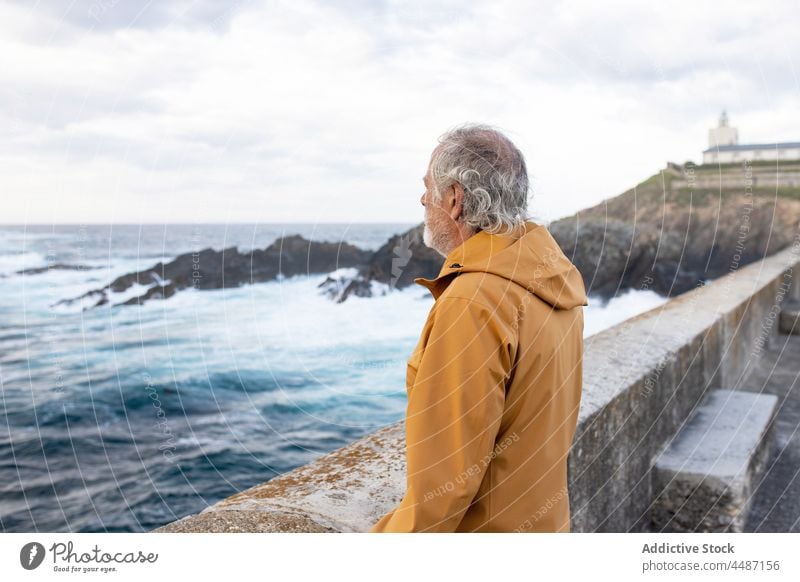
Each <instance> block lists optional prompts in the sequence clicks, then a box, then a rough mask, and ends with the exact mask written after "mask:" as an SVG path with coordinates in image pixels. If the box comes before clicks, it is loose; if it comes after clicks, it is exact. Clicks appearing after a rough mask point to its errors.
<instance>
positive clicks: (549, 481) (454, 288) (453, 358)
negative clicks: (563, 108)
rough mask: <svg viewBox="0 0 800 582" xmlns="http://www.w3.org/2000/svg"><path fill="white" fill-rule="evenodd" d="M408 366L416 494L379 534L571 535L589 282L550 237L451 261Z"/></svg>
mask: <svg viewBox="0 0 800 582" xmlns="http://www.w3.org/2000/svg"><path fill="white" fill-rule="evenodd" d="M414 281H415V282H416V283H419V284H420V285H423V286H425V287H427V288H428V289H429V290H430V292H431V293H432V294H433V296H434V298H435V299H436V301H435V303H434V305H433V307H432V308H431V310H430V313H429V315H428V319H427V321H426V323H425V326H424V328H423V330H422V334H421V337H420V340H419V343H418V344H417V347H416V348H415V349H414V351H413V353H412V355H411V357H410V358H409V360H408V366H407V369H406V388H407V391H408V408H407V412H406V459H407V463H408V467H407V471H408V472H407V479H406V493H405V496H404V497H403V499H402V501H401V502H400V504H399V505H398V506H397V507H396V508H395V509H394V510H392V511H391V512H389V513H388V514H386V515H384V516H383V517H382V518H381V519H380V520H379V521H378V523H376V524H375V525H374V526H373V527H372V529H371V531H372V532H454V531H457V532H462V531H466V532H513V531H519V532H568V531H569V527H570V521H569V520H570V509H569V495H568V491H567V454H568V453H569V449H570V445H571V443H572V438H573V436H574V433H575V429H576V424H577V418H578V407H579V404H580V398H581V381H582V356H583V306H586V305H588V302H587V298H586V292H585V289H584V284H583V279H582V278H581V275H580V273H579V272H578V270H577V268H576V267H575V266H574V265H573V264H572V263H571V262H570V261H569V259H568V258H567V257H566V256H565V255H564V253H563V252H562V251H561V249H560V248H559V246H558V244H557V243H556V241H555V240H554V239H553V237H552V235H551V234H550V233H549V231H548V230H547V228H546V227H544V226H542V225H539V224H535V223H533V222H528V223H527V224H526V232H525V234H523V235H522V236H517V237H516V238H512V237H510V236H504V235H491V234H487V233H486V232H484V231H480V232H478V233H477V234H475V235H473V236H472V237H470V238H469V239H467V240H466V241H464V243H463V244H461V245H460V246H459V247H458V248H456V249H454V250H453V251H452V252H451V253H450V254H449V255H448V256H447V258H446V259H445V262H444V265H443V266H442V269H441V271H440V273H439V275H438V276H437V277H436V278H435V279H423V278H417V279H415V280H414Z"/></svg>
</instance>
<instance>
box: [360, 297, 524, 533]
mask: <svg viewBox="0 0 800 582" xmlns="http://www.w3.org/2000/svg"><path fill="white" fill-rule="evenodd" d="M432 315H433V321H432V324H431V329H430V335H429V337H428V340H427V342H426V345H425V348H424V351H423V352H422V356H421V359H420V361H419V368H418V370H417V374H416V376H415V379H414V384H413V386H411V387H410V389H409V396H408V407H407V412H406V460H407V478H406V493H405V496H404V497H403V499H402V501H401V502H400V504H399V505H398V506H397V507H396V508H395V509H394V510H393V511H391V512H390V513H388V514H386V515H384V516H383V518H382V519H381V520H380V521H378V523H376V524H375V525H374V526H373V527H372V529H371V530H370V531H372V532H452V531H455V530H456V528H457V526H458V524H459V523H460V522H461V519H462V518H463V516H464V513H465V512H466V510H467V508H468V507H469V506H470V504H471V503H472V501H473V498H474V497H475V494H476V492H477V491H478V488H479V486H480V484H481V481H482V480H483V478H484V476H485V474H486V471H487V467H488V465H489V462H490V461H491V459H492V451H493V450H494V446H495V438H496V437H497V432H498V429H499V426H500V420H501V417H502V414H503V407H504V402H505V385H506V379H507V378H508V376H509V374H510V371H511V362H512V345H513V340H512V339H511V337H510V336H511V334H512V332H511V330H510V329H509V326H507V325H505V324H503V323H502V321H501V318H500V317H498V315H497V314H496V313H495V311H494V310H492V309H490V308H489V307H488V306H485V305H483V304H481V303H478V302H476V301H473V300H470V299H466V298H460V297H442V298H440V299H439V300H438V301H437V303H436V305H434V308H433V313H432Z"/></svg>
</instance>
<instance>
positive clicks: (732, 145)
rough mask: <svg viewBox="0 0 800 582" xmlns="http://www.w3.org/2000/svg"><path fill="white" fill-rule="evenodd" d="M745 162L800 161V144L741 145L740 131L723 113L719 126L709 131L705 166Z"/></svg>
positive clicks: (704, 155) (704, 153)
mask: <svg viewBox="0 0 800 582" xmlns="http://www.w3.org/2000/svg"><path fill="white" fill-rule="evenodd" d="M745 160H749V161H751V162H753V161H783V160H792V161H794V160H800V142H783V143H754V144H740V143H739V131H738V130H737V129H736V128H735V127H731V126H730V124H729V122H728V114H727V113H725V111H723V112H722V115H720V118H719V125H718V126H717V127H714V128H712V129H709V130H708V149H707V150H705V151H704V152H703V163H704V164H735V163H738V162H743V161H745Z"/></svg>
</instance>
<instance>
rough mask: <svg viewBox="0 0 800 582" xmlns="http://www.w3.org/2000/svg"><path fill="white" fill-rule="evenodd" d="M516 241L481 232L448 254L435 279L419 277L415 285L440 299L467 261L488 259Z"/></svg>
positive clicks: (508, 237) (507, 237) (415, 280)
mask: <svg viewBox="0 0 800 582" xmlns="http://www.w3.org/2000/svg"><path fill="white" fill-rule="evenodd" d="M514 240H515V239H514V238H512V237H510V236H502V235H496V234H489V233H488V232H486V231H484V230H479V231H478V232H477V233H475V234H473V235H472V236H471V237H469V238H468V239H467V240H465V241H464V242H462V243H461V244H460V245H458V246H457V247H456V248H454V249H453V250H452V251H450V252H449V253H448V255H447V257H445V259H444V263H443V264H442V268H441V269H440V270H439V274H438V275H437V276H436V277H434V278H433V279H425V278H424V277H417V278H416V279H414V283H417V284H418V285H422V286H423V287H425V288H427V289H428V291H430V292H431V294H432V295H433V298H434V299H438V298H439V296H440V295H441V294H442V293H443V292H444V290H445V289H446V288H447V286H448V285H449V284H450V282H451V281H452V280H453V278H454V277H455V276H457V275H458V274H459V273H460V272H461V269H462V268H463V266H464V264H465V263H466V262H467V260H469V261H475V260H480V259H485V258H488V257H489V256H491V255H493V254H494V253H496V252H498V251H501V250H503V249H505V248H506V247H508V246H509V245H511V244H512V243H513V242H514Z"/></svg>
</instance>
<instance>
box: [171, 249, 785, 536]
mask: <svg viewBox="0 0 800 582" xmlns="http://www.w3.org/2000/svg"><path fill="white" fill-rule="evenodd" d="M799 276H800V238H798V239H795V244H793V245H792V246H791V247H788V248H786V249H784V250H782V251H781V252H779V253H776V254H775V255H772V256H770V257H767V258H766V259H764V260H762V261H759V262H757V263H753V264H750V265H748V266H747V267H744V268H741V269H738V270H734V272H732V273H731V274H729V275H727V276H726V277H723V278H720V279H718V280H716V281H714V282H712V283H710V284H707V285H705V286H700V287H698V288H696V289H694V290H692V291H690V292H688V293H685V294H683V295H681V296H679V297H676V298H674V299H672V300H670V301H668V302H667V303H665V304H664V305H662V306H660V307H658V308H656V309H653V310H651V311H648V312H647V313H643V314H641V315H639V316H636V317H634V318H631V319H629V320H627V321H625V322H623V323H621V324H619V325H617V326H615V327H613V328H610V329H608V330H605V331H603V332H601V333H598V334H595V335H593V336H591V337H589V338H587V339H586V345H585V353H584V367H583V369H584V377H583V381H584V391H583V397H582V401H581V410H580V416H579V421H578V430H577V433H576V437H575V441H574V443H573V447H572V451H571V453H570V458H569V475H570V490H569V494H570V506H571V511H572V530H573V531H584V532H586V531H637V530H646V529H647V527H648V523H649V519H650V505H651V502H652V501H653V490H652V489H653V488H652V484H651V468H652V465H653V462H654V459H655V458H656V457H657V455H658V454H659V453H660V452H661V451H662V450H663V448H664V446H665V444H666V443H667V442H668V441H669V440H670V439H671V437H672V436H673V435H674V434H676V432H677V431H678V430H679V429H680V428H681V426H682V425H683V423H684V422H685V421H686V420H687V418H688V417H689V416H690V415H691V413H692V411H693V409H694V408H695V407H696V406H697V405H698V403H699V402H700V400H701V399H702V397H703V396H704V395H705V393H706V391H707V390H709V389H710V388H725V389H732V390H737V389H739V388H740V387H745V384H746V381H747V376H748V372H749V370H750V369H751V366H752V365H753V363H754V362H755V361H756V360H757V359H758V357H759V354H760V353H761V351H762V350H763V349H764V348H766V347H767V345H768V342H769V341H770V338H771V337H772V336H773V335H776V334H777V333H778V317H779V312H780V306H781V304H782V303H783V302H784V301H785V300H788V299H790V298H792V299H800V281H798V277H799ZM404 487H405V451H404V440H403V423H402V422H400V423H397V424H394V425H391V426H388V427H386V428H384V429H382V430H379V431H377V432H375V433H373V434H371V435H368V436H366V437H364V438H362V439H360V440H358V441H356V442H354V443H352V444H351V445H348V446H346V447H344V448H342V449H339V450H337V451H334V452H332V453H329V454H327V455H325V456H323V457H321V458H319V459H318V460H316V461H315V462H313V463H310V464H308V465H305V466H303V467H300V468H298V469H295V470H293V471H290V472H288V473H286V474H284V475H281V476H279V477H276V478H274V479H272V480H271V481H268V482H266V483H264V484H262V485H258V486H256V487H253V488H251V489H248V490H246V491H242V492H241V493H239V494H237V495H234V496H233V497H229V498H227V499H224V500H222V501H220V502H219V503H217V504H215V505H213V506H211V507H208V508H206V509H205V510H203V511H202V512H201V513H199V514H197V515H191V516H188V517H185V518H183V519H181V520H179V521H176V522H174V523H171V524H168V525H166V526H163V527H161V528H158V529H157V530H156V531H164V532H180V531H186V532H193V531H199V532H221V531H265V532H266V531H272V532H277V531H366V530H368V529H369V528H370V526H371V525H372V524H373V523H375V522H376V521H377V520H378V519H379V518H380V517H381V516H382V515H383V514H384V513H385V512H387V511H389V510H390V509H392V507H394V505H395V504H397V503H398V502H399V501H400V499H401V498H402V495H403V491H404Z"/></svg>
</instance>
